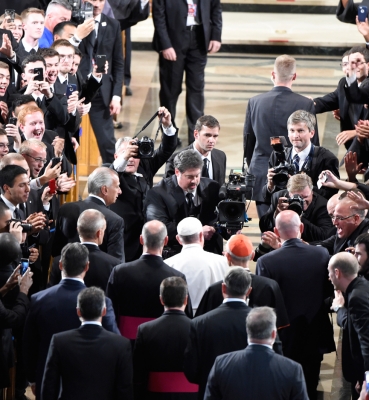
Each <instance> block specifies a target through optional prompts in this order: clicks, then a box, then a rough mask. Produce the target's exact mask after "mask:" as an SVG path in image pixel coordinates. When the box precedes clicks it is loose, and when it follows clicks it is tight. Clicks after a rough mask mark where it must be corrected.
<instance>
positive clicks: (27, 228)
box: [10, 218, 32, 233]
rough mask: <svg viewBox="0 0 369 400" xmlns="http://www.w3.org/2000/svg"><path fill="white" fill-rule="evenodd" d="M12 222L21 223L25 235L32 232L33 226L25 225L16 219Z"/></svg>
mask: <svg viewBox="0 0 369 400" xmlns="http://www.w3.org/2000/svg"><path fill="white" fill-rule="evenodd" d="M10 222H20V226H21V227H22V229H23V233H28V232H31V230H32V224H25V223H23V222H22V221H21V220H20V219H14V218H12V219H11V220H10Z"/></svg>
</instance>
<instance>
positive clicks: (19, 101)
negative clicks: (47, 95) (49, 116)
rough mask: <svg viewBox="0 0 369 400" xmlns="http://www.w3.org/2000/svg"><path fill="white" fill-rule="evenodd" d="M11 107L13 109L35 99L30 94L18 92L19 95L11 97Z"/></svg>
mask: <svg viewBox="0 0 369 400" xmlns="http://www.w3.org/2000/svg"><path fill="white" fill-rule="evenodd" d="M13 99H14V100H13V102H12V109H13V110H15V109H16V108H17V107H19V106H23V105H24V104H28V103H32V102H35V101H36V100H35V99H34V98H33V96H32V95H30V94H20V95H19V96H15V97H13Z"/></svg>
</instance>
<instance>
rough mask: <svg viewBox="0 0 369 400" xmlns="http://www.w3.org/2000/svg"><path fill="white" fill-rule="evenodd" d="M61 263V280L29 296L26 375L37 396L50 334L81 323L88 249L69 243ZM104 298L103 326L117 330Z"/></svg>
mask: <svg viewBox="0 0 369 400" xmlns="http://www.w3.org/2000/svg"><path fill="white" fill-rule="evenodd" d="M61 263H62V266H63V279H62V281H61V282H60V284H59V285H56V286H53V287H51V288H48V289H45V290H42V291H41V292H38V293H36V294H34V295H33V296H32V297H31V308H30V311H29V314H28V316H27V320H26V325H25V328H24V336H23V339H24V342H23V343H24V350H25V365H26V371H27V378H28V381H29V382H32V383H34V385H32V390H33V392H34V394H36V398H38V399H39V398H40V392H41V382H42V377H43V374H44V368H45V363H46V358H47V353H48V350H49V345H50V341H51V338H52V336H53V335H54V334H55V333H59V332H64V331H67V330H70V329H75V328H78V327H79V325H80V321H79V318H78V316H77V314H76V312H75V309H76V303H77V296H78V294H79V292H80V291H81V290H82V289H84V288H85V287H86V286H85V284H84V282H83V278H84V277H85V275H86V272H87V271H88V250H87V249H86V247H85V246H83V245H81V244H80V243H69V244H68V245H67V246H65V247H64V249H63V252H62V256H61ZM106 300H107V301H106V306H107V314H106V316H105V317H104V318H103V321H102V323H103V326H104V327H105V328H106V329H107V330H109V331H111V332H115V333H119V331H118V328H117V325H116V323H115V318H114V311H113V308H112V303H111V301H110V300H109V299H106ZM35 386H36V387H35Z"/></svg>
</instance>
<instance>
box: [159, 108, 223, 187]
mask: <svg viewBox="0 0 369 400" xmlns="http://www.w3.org/2000/svg"><path fill="white" fill-rule="evenodd" d="M219 131H220V125H219V122H218V121H217V120H216V119H215V118H214V117H212V116H211V115H203V116H202V117H200V118H199V119H198V120H197V121H196V125H195V130H194V132H193V136H194V138H195V141H194V142H193V143H192V144H190V145H189V146H188V147H185V148H184V149H183V150H188V149H191V150H192V149H193V150H197V151H198V152H199V153H200V155H201V158H202V160H203V163H204V166H203V167H202V171H201V176H202V177H203V178H210V179H214V180H215V181H217V182H218V183H219V185H220V186H222V185H223V183H224V181H225V174H226V163H227V156H226V154H225V153H224V151H222V150H218V149H216V148H215V145H216V144H217V141H218V137H219ZM177 154H178V153H174V154H173V155H172V156H171V157H170V159H169V160H168V161H167V163H166V166H165V177H166V178H169V177H171V176H172V175H174V158H175V156H176V155H177ZM205 160H206V161H205Z"/></svg>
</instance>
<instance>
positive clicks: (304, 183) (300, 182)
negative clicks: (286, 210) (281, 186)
mask: <svg viewBox="0 0 369 400" xmlns="http://www.w3.org/2000/svg"><path fill="white" fill-rule="evenodd" d="M306 187H309V188H310V189H311V190H313V182H312V180H311V178H310V176H309V175H306V174H304V173H301V174H297V175H292V176H291V178H290V179H289V180H288V182H287V190H288V191H289V192H290V193H291V192H302V191H303V190H304V189H305V188H306Z"/></svg>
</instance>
